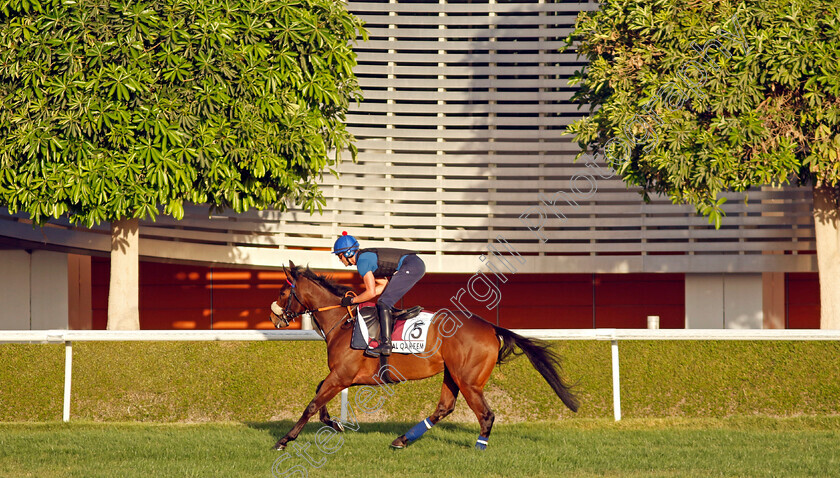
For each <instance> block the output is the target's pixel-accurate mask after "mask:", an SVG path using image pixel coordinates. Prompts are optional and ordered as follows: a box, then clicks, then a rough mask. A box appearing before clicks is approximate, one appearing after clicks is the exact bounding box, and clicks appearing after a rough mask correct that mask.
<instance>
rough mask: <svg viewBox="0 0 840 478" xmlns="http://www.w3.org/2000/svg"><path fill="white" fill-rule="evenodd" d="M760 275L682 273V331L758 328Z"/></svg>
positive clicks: (761, 321) (761, 318) (760, 318)
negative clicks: (683, 322) (683, 289)
mask: <svg viewBox="0 0 840 478" xmlns="http://www.w3.org/2000/svg"><path fill="white" fill-rule="evenodd" d="M763 287H764V282H763V280H762V276H761V274H686V276H685V328H687V329H723V328H726V329H761V328H763V326H764V303H763Z"/></svg>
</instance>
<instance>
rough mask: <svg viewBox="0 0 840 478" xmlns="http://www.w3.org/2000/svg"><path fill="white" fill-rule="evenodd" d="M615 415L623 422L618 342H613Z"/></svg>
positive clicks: (616, 418)
mask: <svg viewBox="0 0 840 478" xmlns="http://www.w3.org/2000/svg"><path fill="white" fill-rule="evenodd" d="M611 348H612V378H613V415H614V416H615V421H619V420H621V379H620V378H619V372H618V340H613V341H612V346H611Z"/></svg>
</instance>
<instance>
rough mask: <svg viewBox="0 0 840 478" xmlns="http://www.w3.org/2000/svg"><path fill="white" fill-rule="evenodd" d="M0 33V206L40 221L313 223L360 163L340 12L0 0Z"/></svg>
mask: <svg viewBox="0 0 840 478" xmlns="http://www.w3.org/2000/svg"><path fill="white" fill-rule="evenodd" d="M0 25H1V26H0V166H2V173H0V205H6V206H8V208H9V209H10V211H11V212H16V211H24V212H26V213H28V214H29V215H30V216H31V217H32V219H33V220H34V221H35V222H36V223H39V224H41V223H44V222H45V221H47V220H48V219H49V218H50V217H59V216H61V215H65V214H66V215H68V216H69V218H70V220H71V221H73V222H81V223H83V224H86V225H92V224H96V223H99V222H100V221H111V220H116V219H122V218H132V217H139V218H144V217H151V218H154V217H155V215H156V214H158V213H160V212H161V209H162V211H163V213H165V214H170V215H172V216H174V217H176V218H180V217H182V216H183V205H184V203H185V202H192V203H210V204H211V205H213V206H214V207H216V208H231V209H233V210H234V211H236V212H242V211H246V210H248V209H249V208H267V207H273V208H280V209H284V208H285V206H286V201H285V200H287V199H288V200H290V201H294V203H296V204H299V205H302V206H303V207H305V208H307V209H308V210H309V211H310V212H311V211H314V209H316V208H317V209H319V210H320V209H321V206H322V205H323V203H324V199H323V195H322V194H321V192H320V190H319V189H318V188H317V185H316V183H315V180H316V179H317V178H318V177H319V176H320V175H321V174H322V171H323V170H324V169H325V168H329V167H330V166H331V165H334V164H335V162H336V161H337V160H338V152H340V151H341V150H342V149H345V148H348V147H349V148H350V150H351V152H353V154H355V149H354V148H353V146H352V139H353V138H352V136H351V135H350V134H349V133H348V132H347V131H346V129H345V125H344V124H343V120H344V114H345V112H346V110H347V107H348V105H349V101H350V100H351V99H358V98H359V96H358V95H359V89H358V84H357V82H356V79H355V76H354V74H353V72H352V68H353V67H354V66H355V64H356V63H355V54H354V53H353V51H352V49H351V43H352V42H353V41H354V40H355V39H356V38H357V36H359V35H362V37H364V35H365V32H364V30H363V29H362V26H361V21H360V20H359V19H357V18H356V17H354V16H352V15H351V14H349V13H348V12H347V10H346V6H345V5H344V3H343V2H340V1H337V0H278V1H271V2H267V1H257V0H222V1H210V0H167V1H163V0H161V1H150V2H141V3H137V2H130V1H125V0H114V1H111V0H107V1H106V0H64V1H59V0H45V1H38V0H3V1H0ZM332 151H335V152H336V153H335V157H333V156H331V152H332Z"/></svg>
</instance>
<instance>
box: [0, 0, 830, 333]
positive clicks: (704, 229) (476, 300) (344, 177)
mask: <svg viewBox="0 0 840 478" xmlns="http://www.w3.org/2000/svg"><path fill="white" fill-rule="evenodd" d="M349 7H350V9H351V10H352V11H353V12H354V13H356V14H357V15H359V16H360V17H362V18H363V19H364V20H365V22H366V23H367V25H366V28H367V29H368V32H369V35H370V38H369V41H367V42H364V43H359V44H358V45H357V47H356V52H357V53H358V67H357V68H356V70H355V71H356V74H357V75H358V77H359V81H360V84H361V86H362V89H363V94H364V98H365V99H364V101H363V102H361V103H360V104H359V105H355V106H354V107H353V109H352V111H351V112H350V114H348V117H347V121H348V123H349V124H350V126H351V131H352V132H353V134H354V135H355V136H356V138H357V140H358V142H357V146H358V148H359V155H358V161H357V162H355V163H353V162H349V161H345V162H343V163H341V164H340V165H339V167H338V171H339V172H340V173H341V175H340V179H336V178H334V177H332V176H325V177H324V180H323V182H322V189H323V191H324V194H325V196H326V197H327V199H328V201H327V205H326V207H325V208H324V212H323V214H321V215H319V214H317V213H316V214H315V215H309V214H308V213H306V212H302V211H295V210H291V211H289V212H285V213H280V212H277V211H262V212H259V211H254V212H250V213H247V214H240V215H234V214H227V215H225V214H213V215H208V208H207V207H206V206H193V207H191V208H189V209H188V211H187V215H186V217H185V219H184V220H182V221H175V220H173V219H171V218H167V217H159V218H158V219H157V221H156V222H144V223H142V224H141V229H140V254H141V256H142V259H143V260H144V263H143V264H142V266H141V326H142V327H143V328H210V327H213V328H221V327H228V328H231V327H234V328H250V327H267V326H269V325H270V324H268V322H267V319H266V316H267V306H268V303H270V301H271V300H273V299H274V295H275V293H276V290H277V288H279V286H280V283H282V280H281V279H282V273H281V272H278V267H281V266H282V265H284V264H288V262H289V260H292V261H294V262H295V263H297V264H308V265H309V266H310V267H312V268H313V269H321V270H325V271H334V276H335V277H336V279H337V280H342V281H346V282H348V283H353V281H354V278H353V274H351V273H349V272H347V271H337V270H338V269H340V268H341V265H340V263H338V261H337V260H336V259H335V258H334V257H333V256H332V255H331V254H329V253H328V252H327V251H328V250H329V248H330V247H331V245H332V243H333V241H334V240H335V238H336V237H337V236H338V235H340V234H341V232H342V231H347V232H348V233H350V234H352V235H354V236H356V237H357V238H359V239H360V241H362V243H363V246H364V247H373V246H391V247H405V248H410V249H414V250H416V251H419V252H421V254H422V255H421V257H422V258H423V259H424V260H425V262H426V264H427V269H428V272H427V274H428V275H427V277H426V278H424V280H423V281H422V282H421V284H420V285H418V287H417V288H416V290H414V291H412V295H410V296H409V297H407V298H406V301H407V302H410V303H411V304H417V303H419V304H422V305H424V306H426V307H429V308H436V307H442V306H447V305H450V304H451V299H452V297H453V296H457V295H458V293H459V290H461V289H464V291H465V293H466V295H463V293H462V295H461V297H463V298H464V301H465V302H464V304H465V305H468V306H469V307H471V308H472V309H471V310H472V311H473V312H475V313H477V314H479V315H482V316H484V317H485V318H487V319H488V320H491V321H494V322H496V323H499V324H501V325H503V326H507V327H512V328H525V327H527V328H540V327H544V328H581V327H584V328H588V327H645V325H646V317H647V316H648V315H656V316H659V317H660V322H661V326H662V327H676V328H682V327H689V328H723V327H728V328H785V327H818V325H819V297H818V294H819V292H818V283H817V278H816V256H815V249H816V246H815V241H814V230H813V219H812V217H811V212H810V205H811V198H810V191H807V190H804V189H797V188H781V189H777V188H769V187H764V188H758V189H756V190H754V191H751V192H750V193H749V195H748V197H747V195H744V194H731V195H729V201H728V202H727V204H726V207H725V210H726V218H725V220H724V224H723V227H721V228H720V229H719V230H715V229H714V227H713V226H711V225H709V224H708V221H707V220H706V219H705V218H704V217H702V216H699V215H697V214H695V212H694V209H693V208H692V207H689V206H684V205H674V204H671V202H670V201H669V200H668V199H667V198H660V197H654V198H652V200H651V201H650V202H649V203H645V202H644V201H643V200H642V197H641V195H640V193H639V192H638V191H637V190H633V189H628V188H627V187H626V186H625V185H624V183H623V182H622V181H621V180H620V179H618V178H617V177H615V176H613V174H612V172H611V170H609V168H607V167H606V165H605V164H604V163H603V161H602V160H599V159H596V158H591V157H582V158H580V159H578V160H577V161H576V160H575V157H576V155H577V153H578V151H579V147H578V145H577V144H576V143H575V142H574V141H572V138H571V136H569V135H564V131H565V128H566V126H567V125H568V124H570V123H571V122H573V121H574V120H575V119H577V118H579V117H581V115H585V114H587V113H588V110H587V109H586V107H580V106H579V105H577V104H576V103H574V102H573V101H572V96H573V94H574V88H573V87H570V86H569V85H568V80H569V78H570V77H571V76H572V74H573V73H574V72H575V71H577V70H579V69H580V68H581V67H582V66H583V63H582V60H581V59H579V58H578V57H577V55H576V54H575V53H574V51H567V52H561V51H560V48H561V47H562V46H563V45H564V41H563V40H564V39H565V38H566V37H567V36H568V34H569V33H570V32H571V30H572V27H573V25H574V22H575V18H576V16H577V14H578V12H579V11H581V10H591V9H594V8H597V7H596V4H594V3H591V2H590V3H586V2H560V1H554V2H545V1H537V0H534V1H516V2H502V1H488V0H483V1H451V0H439V1H437V0H436V1H427V0H413V1H404V0H400V1H394V0H389V1H371V2H358V1H350V2H349ZM747 199H748V200H747ZM0 244H2V247H4V248H5V249H4V250H2V251H0V257H2V262H3V263H4V264H12V265H9V266H8V269H7V271H9V272H8V273H7V274H4V277H3V278H2V279H0V281H3V282H4V284H2V287H0V290H5V292H4V293H5V294H6V296H7V297H4V298H3V303H4V304H12V303H14V304H15V305H14V307H11V306H9V307H4V308H5V309H6V310H5V311H3V312H2V314H4V315H2V319H0V327H2V328H30V327H31V328H52V327H55V328H62V324H63V326H64V327H66V326H67V325H68V324H69V325H70V326H72V327H80V328H88V327H93V328H104V320H105V319H104V315H103V314H104V309H105V308H106V306H105V302H103V301H106V300H107V270H108V268H107V251H109V249H110V239H109V235H108V227H107V225H102V226H100V227H95V228H93V229H86V228H80V227H75V226H72V225H70V224H69V223H67V222H65V221H55V222H54V223H53V224H50V225H49V226H48V227H44V228H40V229H33V228H32V226H31V225H30V224H28V222H27V220H26V218H24V217H19V216H11V215H9V214H3V215H2V217H0ZM25 275H28V277H29V281H22V280H20V277H23V276H25ZM65 276H66V279H65V278H64V277H65ZM24 282H27V284H28V285H26V286H25V287H24V285H23V284H24ZM355 284H356V285H357V286H358V285H359V283H358V281H357V282H355ZM24 288H25V289H26V290H25V291H24V290H23V289H24ZM43 288H46V289H47V290H42V289H43ZM56 291H60V292H56ZM45 296H49V299H48V300H44V299H43V297H45ZM24 297H25V299H24ZM24 303H27V304H29V305H28V307H29V309H28V312H26V311H24V309H26V307H25V306H24ZM64 303H66V304H67V306H66V313H65V312H64V310H65V309H64V308H63V306H62V304H64ZM44 304H50V305H44ZM45 307H46V311H45V310H43V309H44V308H45ZM27 313H28V314H29V319H28V320H24V319H23V318H24V317H26V315H27ZM44 317H45V318H44ZM74 317H75V318H74ZM64 318H66V320H65V319H64ZM62 321H64V322H62ZM68 321H69V322H68ZM27 322H28V323H29V327H26V326H25V325H26V323H27Z"/></svg>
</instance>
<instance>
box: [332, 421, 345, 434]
mask: <svg viewBox="0 0 840 478" xmlns="http://www.w3.org/2000/svg"><path fill="white" fill-rule="evenodd" d="M330 428H332V429H333V430H335V431H337V432H339V433H344V425H342V424H341V422H340V421H338V420H331V421H330Z"/></svg>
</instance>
